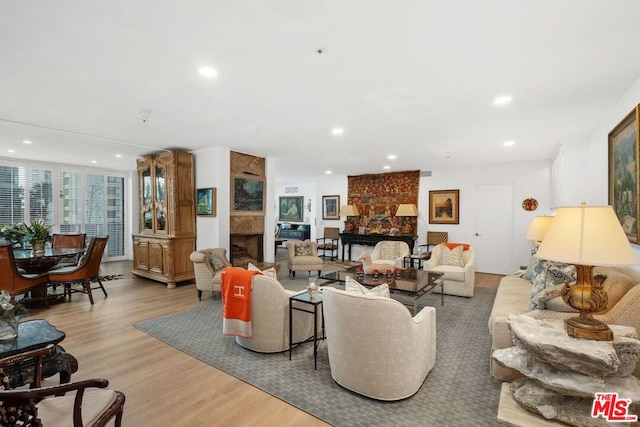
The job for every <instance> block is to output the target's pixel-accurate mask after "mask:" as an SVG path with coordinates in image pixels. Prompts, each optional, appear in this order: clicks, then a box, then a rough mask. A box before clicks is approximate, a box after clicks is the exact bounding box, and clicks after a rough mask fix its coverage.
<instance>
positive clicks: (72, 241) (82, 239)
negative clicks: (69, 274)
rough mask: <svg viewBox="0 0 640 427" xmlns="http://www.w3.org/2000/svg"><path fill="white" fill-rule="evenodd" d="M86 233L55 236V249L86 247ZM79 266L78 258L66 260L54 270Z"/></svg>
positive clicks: (53, 241) (52, 245)
mask: <svg viewBox="0 0 640 427" xmlns="http://www.w3.org/2000/svg"><path fill="white" fill-rule="evenodd" d="M86 238H87V234H86V233H65V234H56V233H54V234H53V240H52V241H51V247H52V248H53V249H78V248H85V247H86ZM76 264H78V256H73V257H69V258H64V259H63V260H62V261H60V262H59V263H58V265H56V266H55V267H54V268H61V267H69V266H73V265H76Z"/></svg>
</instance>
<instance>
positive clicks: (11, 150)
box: [7, 148, 16, 153]
mask: <svg viewBox="0 0 640 427" xmlns="http://www.w3.org/2000/svg"><path fill="white" fill-rule="evenodd" d="M15 152H16V150H13V149H11V148H9V149H8V150H7V153H15Z"/></svg>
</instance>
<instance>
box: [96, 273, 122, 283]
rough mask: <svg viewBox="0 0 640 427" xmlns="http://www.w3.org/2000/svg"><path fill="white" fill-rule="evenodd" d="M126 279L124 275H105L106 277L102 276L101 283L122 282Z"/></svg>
mask: <svg viewBox="0 0 640 427" xmlns="http://www.w3.org/2000/svg"><path fill="white" fill-rule="evenodd" d="M123 277H124V275H122V274H109V275H105V276H100V281H101V282H107V281H109V280H120V279H122V278H123Z"/></svg>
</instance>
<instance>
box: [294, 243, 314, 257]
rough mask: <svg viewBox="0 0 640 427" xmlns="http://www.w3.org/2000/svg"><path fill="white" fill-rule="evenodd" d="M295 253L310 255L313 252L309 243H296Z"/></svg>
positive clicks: (297, 254)
mask: <svg viewBox="0 0 640 427" xmlns="http://www.w3.org/2000/svg"><path fill="white" fill-rule="evenodd" d="M295 254H296V256H311V255H313V252H312V251H311V246H309V245H296V248H295Z"/></svg>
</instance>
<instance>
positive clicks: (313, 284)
mask: <svg viewBox="0 0 640 427" xmlns="http://www.w3.org/2000/svg"><path fill="white" fill-rule="evenodd" d="M317 290H318V288H317V287H316V278H315V277H309V287H308V288H307V291H308V292H309V295H310V296H311V299H314V298H315V297H316V291H317Z"/></svg>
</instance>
